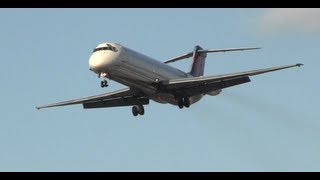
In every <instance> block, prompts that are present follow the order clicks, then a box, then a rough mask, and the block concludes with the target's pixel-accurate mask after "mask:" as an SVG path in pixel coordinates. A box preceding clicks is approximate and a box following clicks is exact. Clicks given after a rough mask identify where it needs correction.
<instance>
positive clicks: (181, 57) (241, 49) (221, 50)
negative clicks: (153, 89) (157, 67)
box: [164, 47, 261, 64]
mask: <svg viewBox="0 0 320 180" xmlns="http://www.w3.org/2000/svg"><path fill="white" fill-rule="evenodd" d="M255 49H261V48H259V47H253V48H228V49H201V50H198V51H197V52H199V53H216V52H229V51H246V50H255ZM193 53H194V52H193V51H192V52H189V53H186V54H182V55H180V56H177V57H173V58H171V59H168V60H167V61H165V62H164V63H166V64H168V63H172V62H175V61H179V60H182V59H186V58H189V57H191V56H192V55H193Z"/></svg>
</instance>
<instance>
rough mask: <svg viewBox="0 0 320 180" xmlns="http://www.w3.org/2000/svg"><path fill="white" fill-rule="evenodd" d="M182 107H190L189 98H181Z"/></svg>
mask: <svg viewBox="0 0 320 180" xmlns="http://www.w3.org/2000/svg"><path fill="white" fill-rule="evenodd" d="M183 100H184V101H183V105H184V107H186V108H188V107H190V100H189V98H187V97H186V98H183Z"/></svg>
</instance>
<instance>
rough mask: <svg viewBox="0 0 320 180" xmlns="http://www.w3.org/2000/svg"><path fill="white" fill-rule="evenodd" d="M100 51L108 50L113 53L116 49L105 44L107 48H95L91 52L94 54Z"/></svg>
mask: <svg viewBox="0 0 320 180" xmlns="http://www.w3.org/2000/svg"><path fill="white" fill-rule="evenodd" d="M101 50H110V51H114V52H117V51H118V49H117V48H116V47H114V46H112V45H110V44H107V47H99V48H95V49H94V50H93V51H92V52H96V51H101Z"/></svg>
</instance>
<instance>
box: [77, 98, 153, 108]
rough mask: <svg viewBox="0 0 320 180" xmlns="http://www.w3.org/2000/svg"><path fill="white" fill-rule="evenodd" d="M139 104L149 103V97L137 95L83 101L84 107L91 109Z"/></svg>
mask: <svg viewBox="0 0 320 180" xmlns="http://www.w3.org/2000/svg"><path fill="white" fill-rule="evenodd" d="M137 104H141V105H146V104H149V99H148V98H136V97H126V98H116V99H108V100H102V101H94V102H88V103H83V108H84V109H90V108H107V107H121V106H133V105H137Z"/></svg>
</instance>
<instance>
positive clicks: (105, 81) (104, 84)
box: [101, 80, 109, 88]
mask: <svg viewBox="0 0 320 180" xmlns="http://www.w3.org/2000/svg"><path fill="white" fill-rule="evenodd" d="M108 86H109V84H108V81H107V80H103V81H101V87H102V88H104V87H108Z"/></svg>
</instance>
